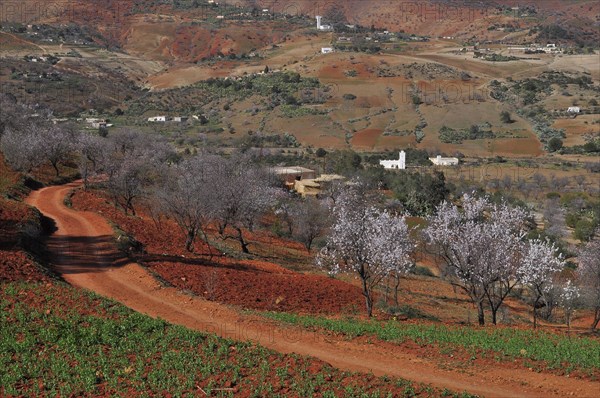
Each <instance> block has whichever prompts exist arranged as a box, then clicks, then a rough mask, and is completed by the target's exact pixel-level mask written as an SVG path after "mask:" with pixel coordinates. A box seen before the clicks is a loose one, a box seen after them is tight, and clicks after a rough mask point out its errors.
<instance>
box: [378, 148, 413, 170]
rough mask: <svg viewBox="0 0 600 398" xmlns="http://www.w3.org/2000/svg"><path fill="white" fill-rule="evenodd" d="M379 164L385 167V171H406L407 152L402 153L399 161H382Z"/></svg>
mask: <svg viewBox="0 0 600 398" xmlns="http://www.w3.org/2000/svg"><path fill="white" fill-rule="evenodd" d="M379 164H380V165H381V166H383V168H384V169H398V170H404V169H406V152H404V151H400V156H399V158H398V160H380V161H379Z"/></svg>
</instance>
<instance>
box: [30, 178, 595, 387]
mask: <svg viewBox="0 0 600 398" xmlns="http://www.w3.org/2000/svg"><path fill="white" fill-rule="evenodd" d="M77 186H78V184H77V183H72V184H68V185H63V186H57V187H49V188H44V189H42V190H40V191H36V192H33V193H32V194H31V195H30V196H29V198H28V199H27V203H29V204H30V205H32V206H35V207H37V208H38V209H39V210H40V211H41V212H42V213H43V214H44V215H46V216H47V217H50V218H52V219H53V220H54V221H55V222H56V225H57V227H58V230H57V231H56V233H54V234H53V235H52V236H51V237H50V238H49V239H48V247H49V249H50V252H51V253H52V256H53V263H54V268H55V270H56V271H57V272H58V273H60V274H61V275H62V276H63V278H64V279H65V280H66V281H67V282H68V283H70V284H72V285H74V286H77V287H81V288H85V289H89V290H92V291H94V292H96V293H98V294H101V295H103V296H106V297H110V298H112V299H114V300H117V301H119V302H121V303H123V304H125V305H126V306H128V307H130V308H132V309H134V310H136V311H139V312H142V313H144V314H148V315H150V316H153V317H160V318H162V319H165V320H167V321H169V322H171V323H174V324H180V325H184V326H186V327H189V328H192V329H196V330H201V331H205V332H211V333H216V334H217V335H220V336H222V337H227V338H232V339H236V340H251V341H254V342H257V343H260V344H261V345H263V346H265V347H268V348H271V349H274V350H276V351H279V352H282V353H292V352H293V353H297V354H300V355H309V356H313V357H316V358H319V359H321V360H323V361H325V362H328V363H330V364H331V365H333V366H335V367H337V368H340V369H345V370H351V371H359V372H372V373H374V374H375V375H388V376H397V377H402V378H406V379H409V380H413V381H417V382H424V383H430V384H432V385H434V386H437V387H441V388H449V389H452V390H455V391H463V390H466V391H469V392H471V393H474V394H479V395H484V396H486V397H544V398H546V397H568V396H574V397H597V396H600V395H599V393H600V383H594V382H588V381H583V380H578V379H569V378H565V377H561V376H555V375H551V374H541V373H536V372H531V371H527V370H515V369H509V368H485V369H481V370H479V369H475V370H473V369H470V370H469V371H466V372H458V371H449V370H443V369H440V368H439V367H438V365H436V363H435V361H434V360H428V359H424V358H420V357H418V356H417V355H415V354H414V353H410V352H402V351H401V350H399V349H390V346H391V345H389V344H388V345H381V346H380V345H373V344H366V345H365V344H358V343H356V342H352V341H346V340H344V339H341V338H337V337H332V336H325V335H322V334H318V333H313V332H307V331H302V330H300V329H297V328H292V327H289V328H288V327H280V326H276V325H273V324H272V323H269V322H267V321H265V320H262V319H259V318H256V317H252V316H247V315H242V314H240V313H238V312H236V311H235V310H234V309H231V308H229V307H227V306H224V305H220V304H217V303H214V302H209V301H205V300H203V299H201V298H195V297H190V296H189V295H186V294H183V293H182V292H180V291H178V290H176V289H175V288H165V287H161V286H160V285H159V284H158V283H157V282H156V280H155V279H154V278H153V277H152V276H151V275H150V274H149V273H148V272H147V271H146V270H145V269H144V268H142V267H141V266H140V265H138V264H134V263H127V262H126V261H123V260H122V259H120V258H119V255H118V253H117V252H116V251H115V249H114V247H113V244H112V237H113V231H112V229H111V227H110V226H109V224H108V223H107V222H106V220H105V219H104V218H103V217H102V216H101V215H98V214H95V213H89V212H79V211H75V210H71V209H68V208H67V207H65V206H64V204H63V200H64V197H65V195H66V194H67V193H68V192H69V191H70V190H71V189H72V188H74V187H77Z"/></svg>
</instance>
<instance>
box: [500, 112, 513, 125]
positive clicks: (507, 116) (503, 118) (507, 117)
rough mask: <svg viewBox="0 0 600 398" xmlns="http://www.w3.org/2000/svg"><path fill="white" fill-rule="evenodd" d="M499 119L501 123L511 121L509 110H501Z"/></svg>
mask: <svg viewBox="0 0 600 398" xmlns="http://www.w3.org/2000/svg"><path fill="white" fill-rule="evenodd" d="M500 120H501V121H502V123H513V122H514V120H512V118H511V116H510V112H508V111H502V112H501V113H500Z"/></svg>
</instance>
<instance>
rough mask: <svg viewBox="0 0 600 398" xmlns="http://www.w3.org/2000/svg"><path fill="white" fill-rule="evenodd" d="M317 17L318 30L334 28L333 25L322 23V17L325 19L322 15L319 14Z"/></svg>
mask: <svg viewBox="0 0 600 398" xmlns="http://www.w3.org/2000/svg"><path fill="white" fill-rule="evenodd" d="M315 18H316V19H317V30H332V29H333V28H332V27H331V25H322V24H321V19H323V17H322V16H320V15H317V16H315Z"/></svg>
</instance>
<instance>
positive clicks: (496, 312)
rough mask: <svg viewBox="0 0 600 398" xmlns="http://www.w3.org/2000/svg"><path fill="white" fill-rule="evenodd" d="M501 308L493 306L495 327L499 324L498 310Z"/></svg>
mask: <svg viewBox="0 0 600 398" xmlns="http://www.w3.org/2000/svg"><path fill="white" fill-rule="evenodd" d="M499 308H500V307H494V306H492V323H493V324H494V325H497V324H498V322H497V318H498V316H497V315H498V309H499Z"/></svg>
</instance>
